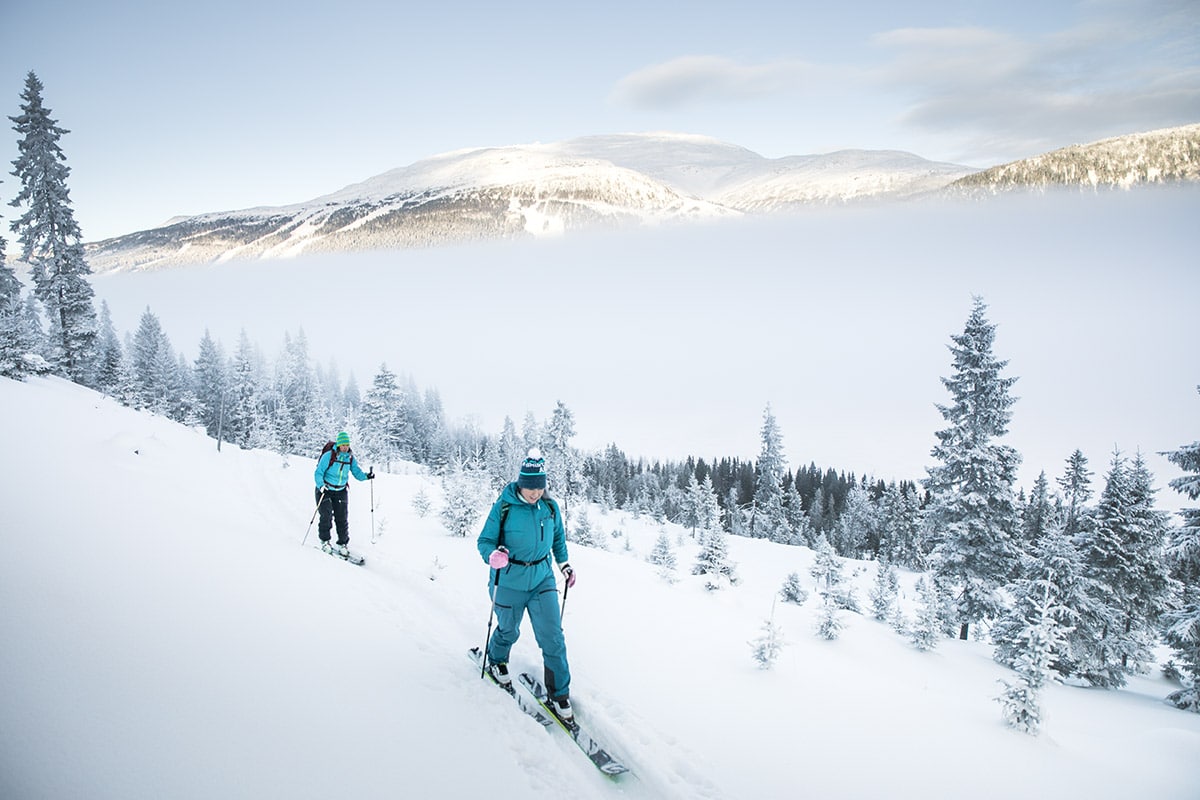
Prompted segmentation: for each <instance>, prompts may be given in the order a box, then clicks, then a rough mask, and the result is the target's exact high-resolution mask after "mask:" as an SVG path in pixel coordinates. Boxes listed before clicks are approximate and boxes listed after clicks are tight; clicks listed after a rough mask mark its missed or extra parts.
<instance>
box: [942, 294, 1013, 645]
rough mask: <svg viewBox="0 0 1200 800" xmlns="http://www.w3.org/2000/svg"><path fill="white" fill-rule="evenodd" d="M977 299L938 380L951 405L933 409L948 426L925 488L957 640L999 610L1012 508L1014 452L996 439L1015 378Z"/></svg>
mask: <svg viewBox="0 0 1200 800" xmlns="http://www.w3.org/2000/svg"><path fill="white" fill-rule="evenodd" d="M986 311H987V306H986V305H985V304H984V302H983V300H982V299H980V298H976V299H975V305H974V308H973V309H972V311H971V315H970V317H969V318H968V319H967V323H966V326H965V328H964V329H963V332H962V334H960V335H958V336H954V337H951V338H952V340H953V345H951V347H950V352H951V354H952V355H953V367H954V372H953V374H952V375H951V376H950V377H949V378H943V379H942V383H943V384H944V385H945V387H946V389H947V390H948V391H949V392H950V395H951V397H952V403H951V404H950V405H948V406H944V405H939V406H938V410H939V411H940V412H941V413H942V416H943V417H944V418H945V420H946V421H947V422H948V423H950V425H949V427H947V428H945V429H944V430H941V431H938V433H937V438H938V444H937V446H936V447H934V448H933V451H932V455H933V456H934V458H936V459H937V460H938V461H939V462H941V463H940V464H939V465H937V466H934V467H930V468H929V469H928V478H927V479H926V481H925V486H926V488H927V489H928V490H929V492H930V495H931V496H932V500H931V503H930V507H929V509H928V511H927V517H926V521H927V525H928V526H929V528H930V532H931V538H932V540H933V541H934V542H935V546H934V551H933V553H932V555H931V564H932V565H933V568H934V570H935V573H936V574H937V576H938V577H939V578H940V579H941V580H943V581H947V582H949V583H952V584H953V585H954V586H955V587H956V590H957V592H958V597H957V617H958V624H959V638H961V639H966V638H967V636H968V629H969V627H970V625H971V624H972V623H975V622H979V621H982V620H987V619H992V618H994V617H995V616H996V615H997V614H998V613H1000V611H1001V610H1002V609H1003V601H1002V598H1001V595H1000V589H1001V587H1002V586H1003V585H1004V584H1005V583H1007V582H1008V580H1009V579H1010V578H1011V577H1012V576H1013V575H1014V574H1015V572H1016V570H1017V566H1018V562H1017V556H1018V553H1019V549H1018V547H1017V546H1016V544H1015V542H1014V535H1015V533H1016V529H1017V509H1016V502H1015V492H1014V490H1013V485H1014V483H1015V482H1016V470H1017V465H1018V464H1019V463H1020V460H1021V459H1020V456H1019V455H1018V454H1017V451H1016V450H1014V449H1013V448H1011V447H1008V446H1006V445H1002V444H999V443H998V442H997V440H998V439H1000V437H1002V436H1004V435H1005V434H1006V433H1007V432H1008V423H1009V419H1010V418H1011V416H1012V413H1011V411H1010V410H1009V409H1010V408H1011V406H1012V404H1013V403H1014V402H1015V399H1014V398H1013V397H1012V396H1011V395H1010V394H1009V390H1010V388H1011V387H1012V385H1013V383H1015V382H1016V378H1005V377H1002V376H1001V374H1000V372H1001V370H1002V369H1003V368H1004V367H1005V365H1006V364H1007V363H1008V362H1006V361H999V360H997V359H996V357H995V356H994V355H993V353H992V345H993V343H994V341H995V334H996V328H995V326H994V325H992V324H991V323H990V322H988V320H987V316H986Z"/></svg>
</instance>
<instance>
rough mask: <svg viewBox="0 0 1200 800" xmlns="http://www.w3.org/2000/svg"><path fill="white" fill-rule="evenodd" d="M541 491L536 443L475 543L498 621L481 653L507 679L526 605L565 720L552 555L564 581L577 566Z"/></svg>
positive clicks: (565, 680) (567, 707) (567, 706)
mask: <svg viewBox="0 0 1200 800" xmlns="http://www.w3.org/2000/svg"><path fill="white" fill-rule="evenodd" d="M545 490H546V471H545V461H544V460H543V459H542V458H541V454H540V453H539V452H538V451H537V449H536V448H535V449H533V450H530V451H529V458H527V459H525V462H524V463H523V464H522V465H521V472H520V474H519V475H518V477H517V480H516V481H514V482H513V483H510V484H508V485H507V486H505V487H504V489H503V490H502V491H501V492H500V497H499V498H497V500H496V502H495V504H494V505H493V506H492V510H491V513H489V514H488V518H487V522H485V523H484V526H483V530H482V531H481V532H480V534H479V539H478V541H477V542H476V545H477V547H478V548H479V554H480V555H481V556H482V557H483V560H484V561H486V562H488V565H489V566H491V568H492V569H491V571H490V572H489V574H488V577H489V581H488V586H489V591H490V593H491V596H492V603H493V606H494V608H495V612H496V623H497V627H496V631H495V633H493V634H492V637H491V639H490V640H489V642H488V647H487V660H488V664H489V669H490V670H491V672H492V677H494V678H495V679H496V681H497V682H499V683H502V684H507V683H509V682H510V681H511V680H512V678H511V677H510V676H509V674H508V656H509V653H510V652H511V651H512V646H513V644H514V643H515V642H516V641H517V638H518V637H519V636H520V635H521V631H520V627H521V620H522V618H523V617H524V615H525V612H526V611H528V612H529V621H530V622H531V623H532V624H533V635H534V637H535V638H536V639H537V643H538V647H540V648H541V650H542V664H543V667H544V668H545V682H546V691H547V692H548V693H549V695H550V698H551V707H552V708H553V709H554V710H555V711H556V712H557V713H558V715H559V716H560V717H562V718H563V719H564V720H571V719H572V718H573V716H574V713H573V711H572V710H571V702H570V697H569V695H570V686H571V670H570V667H568V665H567V644H566V641H565V639H564V638H563V631H562V618H561V616H560V615H559V606H558V587H557V585H556V584H555V580H554V570H553V568H552V567H551V564H550V559H551V557H553V558H554V561H555V562H556V563H557V564H558V565H559V569H560V570H562V574H563V577H564V578H566V584H567V587H568V588H569V587H571V586H574V585H575V572H574V570H572V569H571V565H570V564H569V563H568V562H567V534H566V529H565V528H564V527H563V521H562V514H561V513H559V508H558V504H557V503H555V501H554V500H552V499H551V498H550V497H548V496H546V495H545ZM502 521H503V524H501V522H502Z"/></svg>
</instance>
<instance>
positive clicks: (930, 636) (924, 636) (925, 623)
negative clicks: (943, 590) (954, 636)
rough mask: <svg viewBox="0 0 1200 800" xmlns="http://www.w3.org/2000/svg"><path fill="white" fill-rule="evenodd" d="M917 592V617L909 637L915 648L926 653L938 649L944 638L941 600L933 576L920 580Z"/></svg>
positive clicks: (918, 580)
mask: <svg viewBox="0 0 1200 800" xmlns="http://www.w3.org/2000/svg"><path fill="white" fill-rule="evenodd" d="M916 590H917V616H916V619H914V620H913V624H912V627H911V628H910V629H909V632H908V635H909V641H910V642H912V645H913V647H915V648H917V649H918V650H920V651H922V652H924V651H926V650H932V649H934V648H935V647H937V643H938V640H939V639H941V636H942V619H941V614H940V609H941V598H939V597H938V592H937V587H936V585H935V583H934V580H933V576H932V575H928V574H926V575H922V576H921V577H920V578H918V579H917V586H916Z"/></svg>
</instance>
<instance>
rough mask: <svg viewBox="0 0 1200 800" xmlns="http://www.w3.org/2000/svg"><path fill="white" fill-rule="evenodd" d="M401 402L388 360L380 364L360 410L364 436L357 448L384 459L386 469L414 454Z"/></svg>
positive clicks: (361, 428) (370, 457) (373, 456)
mask: <svg viewBox="0 0 1200 800" xmlns="http://www.w3.org/2000/svg"><path fill="white" fill-rule="evenodd" d="M401 403H402V398H401V392H400V387H399V386H397V384H396V373H394V372H392V371H391V370H390V369H388V367H387V364H380V365H379V372H377V373H375V377H374V379H373V380H372V382H371V388H370V389H368V390H367V395H366V397H364V398H363V401H362V407H361V409H360V412H359V427H360V430H361V433H360V437H361V439H360V443H359V446H358V448H357V449H358V450H359V451H360V452H361V453H362V457H363V458H367V459H370V460H376V461H381V462H383V465H384V470H385V471H388V470H391V468H392V465H393V464H394V463H395V462H396V461H399V460H400V459H402V458H409V457H410V455H411V454H410V453H409V451H408V447H407V445H408V443H409V442H411V441H412V435H411V430H410V429H409V427H408V425H407V420H405V419H403V418H402V416H401V414H400V406H401Z"/></svg>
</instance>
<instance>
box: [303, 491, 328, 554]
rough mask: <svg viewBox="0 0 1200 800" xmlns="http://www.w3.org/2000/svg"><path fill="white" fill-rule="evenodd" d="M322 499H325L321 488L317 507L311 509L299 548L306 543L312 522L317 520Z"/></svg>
mask: <svg viewBox="0 0 1200 800" xmlns="http://www.w3.org/2000/svg"><path fill="white" fill-rule="evenodd" d="M324 499H325V487H324V486H322V487H321V495H320V496H319V497H318V498H317V507H316V508H314V509H313V515H312V519H310V520H309V521H308V528H307V529H306V530H305V531H304V538H303V539H301V540H300V546H301V547H303V546H304V543H305V542H307V541H308V533H309V531H311V530H312V525H313V520H315V519H316V518H317V512H318V511H320V510H321V501H323V500H324Z"/></svg>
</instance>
